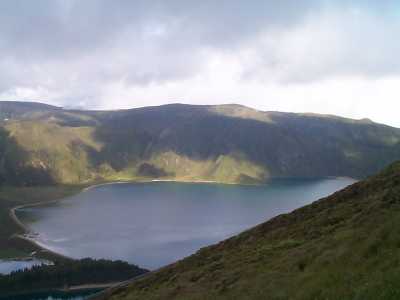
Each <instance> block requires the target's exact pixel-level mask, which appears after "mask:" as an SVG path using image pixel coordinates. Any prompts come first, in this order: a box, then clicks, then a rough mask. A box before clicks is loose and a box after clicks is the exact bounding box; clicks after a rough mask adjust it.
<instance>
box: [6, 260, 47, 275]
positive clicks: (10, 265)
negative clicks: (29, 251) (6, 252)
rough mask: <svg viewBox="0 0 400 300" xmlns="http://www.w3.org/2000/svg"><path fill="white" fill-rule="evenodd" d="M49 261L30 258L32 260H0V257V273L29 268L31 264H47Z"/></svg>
mask: <svg viewBox="0 0 400 300" xmlns="http://www.w3.org/2000/svg"><path fill="white" fill-rule="evenodd" d="M49 263H50V262H49V261H46V260H39V259H32V260H1V259H0V274H10V273H11V272H12V271H16V270H22V269H30V268H32V267H33V266H40V265H42V264H49Z"/></svg>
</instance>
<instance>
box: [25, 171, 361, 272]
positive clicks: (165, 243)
mask: <svg viewBox="0 0 400 300" xmlns="http://www.w3.org/2000/svg"><path fill="white" fill-rule="evenodd" d="M353 182H354V180H352V179H349V178H336V179H330V178H329V179H305V180H300V179H281V180H272V181H270V182H269V183H268V184H266V185H260V186H243V185H222V184H198V183H196V184H190V183H174V182H154V183H134V184H132V183H129V184H110V185H103V186H98V187H95V188H92V189H89V190H87V191H85V192H82V193H80V194H79V195H76V196H74V197H70V198H68V199H65V200H64V201H61V202H58V203H55V204H50V205H46V206H41V207H32V208H25V209H22V210H18V212H17V214H18V217H20V218H21V220H22V221H23V222H25V223H26V224H27V225H28V226H29V227H30V228H32V230H33V231H35V232H37V233H39V236H38V237H37V241H38V242H39V243H40V244H42V245H44V246H46V247H47V248H50V249H52V250H54V251H56V252H59V253H62V254H64V255H67V256H71V257H74V258H83V257H93V258H108V259H122V260H126V261H128V262H130V263H134V264H137V265H139V266H141V267H145V268H149V269H155V268H158V267H160V266H163V265H166V264H169V263H172V262H174V261H176V260H178V259H181V258H183V257H185V256H188V255H190V254H192V253H194V252H196V251H197V250H198V249H199V248H201V247H204V246H206V245H210V244H213V243H216V242H218V241H221V240H223V239H225V238H227V237H230V236H232V235H234V234H237V233H239V232H241V231H243V230H245V229H248V228H250V227H252V226H254V225H256V224H259V223H261V222H264V221H266V220H268V219H270V218H272V217H274V216H276V215H279V214H282V213H286V212H289V211H292V210H293V209H296V208H298V207H301V206H303V205H306V204H309V203H311V202H313V201H315V200H317V199H319V198H321V197H324V196H327V195H329V194H331V193H333V192H335V191H337V190H339V189H341V188H343V187H345V186H347V185H349V184H351V183H353Z"/></svg>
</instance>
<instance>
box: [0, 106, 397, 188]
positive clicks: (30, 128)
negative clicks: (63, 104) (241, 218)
mask: <svg viewBox="0 0 400 300" xmlns="http://www.w3.org/2000/svg"><path fill="white" fill-rule="evenodd" d="M397 159H400V130H399V129H397V128H392V127H389V126H385V125H381V124H376V123H373V122H371V121H369V120H360V121H357V120H351V119H345V118H340V117H335V116H325V115H315V114H290V113H278V112H261V111H256V110H253V109H250V108H247V107H243V106H239V105H220V106H193V105H180V104H172V105H164V106H159V107H146V108H139V109H131V110H119V111H80V110H64V109H62V108H58V107H54V106H48V105H44V104H39V103H21V102H0V181H2V182H3V184H13V185H15V184H19V185H40V184H44V183H46V184H55V183H62V184H71V183H82V182H93V181H99V180H105V181H110V180H134V179H143V178H148V179H151V178H159V177H163V178H169V179H177V180H214V181H219V182H230V183H236V182H245V183H254V182H259V181H264V180H266V179H268V178H269V177H315V176H351V177H364V176H367V175H369V174H373V173H374V172H377V171H378V170H379V169H381V168H382V167H383V166H385V165H387V164H389V163H390V162H393V161H394V160H397ZM32 174H34V176H32ZM33 178H34V179H35V180H34V181H32V180H33Z"/></svg>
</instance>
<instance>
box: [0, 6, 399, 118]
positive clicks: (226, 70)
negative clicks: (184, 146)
mask: <svg viewBox="0 0 400 300" xmlns="http://www.w3.org/2000/svg"><path fill="white" fill-rule="evenodd" d="M5 3H6V4H5ZM29 3H30V2H29ZM326 3H330V4H329V5H328V4H326ZM343 3H345V2H344V1H343V2H340V1H335V2H329V1H328V2H326V1H303V2H301V4H300V3H299V2H297V1H296V2H295V1H279V3H278V2H276V1H254V2H253V3H251V4H250V3H249V2H248V1H238V2H235V7H232V2H230V1H221V2H218V3H216V2H215V1H203V2H201V3H200V2H197V1H196V2H194V1H178V0H174V1H171V2H168V4H166V2H164V1H154V2H152V3H151V4H148V2H144V1H122V0H118V3H117V4H110V2H108V1H100V0H98V1H89V0H88V1H85V2H81V1H69V2H66V1H46V0H38V1H37V2H36V1H35V5H33V4H27V2H25V1H17V0H15V1H4V2H2V3H1V4H0V20H1V24H0V25H2V26H1V27H0V37H1V39H0V51H1V54H2V55H1V56H0V68H1V70H2V72H1V73H0V99H3V100H15V99H18V100H23V99H28V100H39V101H45V102H48V103H53V104H58V105H66V106H79V107H88V108H108V109H115V108H130V107H138V106H146V105H158V104H165V103H169V102H184V103H192V104H217V103H232V102H236V103H241V104H244V105H248V106H251V107H255V108H258V109H262V110H283V111H296V112H304V111H311V112H320V113H330V114H339V115H343V116H349V117H355V118H363V117H369V118H371V119H373V120H375V121H379V122H384V123H389V124H392V125H396V126H400V121H398V120H397V119H398V118H397V116H396V113H395V112H396V109H397V108H398V107H397V106H398V104H397V101H396V100H397V98H398V97H399V94H400V92H399V88H398V86H400V85H399V83H400V60H398V57H397V56H398V53H400V41H399V40H398V38H397V35H396V34H397V33H398V28H400V19H399V18H398V14H394V13H393V12H394V11H395V10H394V7H395V6H393V5H396V3H395V2H393V1H352V2H346V3H347V4H343ZM233 8H235V9H233ZM397 11H398V10H397ZM28 21H29V22H30V23H29V24H28V23H27V22H28Z"/></svg>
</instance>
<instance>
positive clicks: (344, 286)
mask: <svg viewBox="0 0 400 300" xmlns="http://www.w3.org/2000/svg"><path fill="white" fill-rule="evenodd" d="M399 228H400V162H399V163H395V164H393V165H391V166H390V167H389V168H387V169H386V170H385V171H383V172H381V173H380V174H378V175H377V176H374V177H371V178H368V179H366V180H364V181H361V182H358V183H356V184H354V185H351V186H349V187H347V188H345V189H344V190H342V191H339V192H336V193H335V194H333V195H331V196H329V197H327V198H324V199H321V200H319V201H316V202H314V203H313V204H311V205H307V206H305V207H303V208H300V209H297V210H295V211H293V212H292V213H289V214H284V215H280V216H278V217H275V218H273V219H271V220H270V221H268V222H266V223H263V224H261V225H259V226H257V227H255V228H253V229H250V230H248V231H246V232H244V233H242V234H239V235H237V236H235V237H233V238H230V239H228V240H225V241H223V242H220V243H219V244H217V245H214V246H210V247H207V248H204V249H201V250H200V251H198V252H197V253H196V254H194V255H192V256H190V257H188V258H186V259H183V260H182V261H179V262H177V263H175V264H173V265H170V266H167V267H165V268H163V269H161V270H160V271H158V272H155V273H151V274H149V275H147V276H145V277H143V278H140V279H138V280H135V281H133V282H132V283H131V284H130V285H129V286H127V287H126V286H124V287H120V288H116V289H113V290H110V291H108V293H105V294H104V295H103V296H102V297H99V299H113V300H125V299H129V300H133V299H148V300H152V299H185V300H190V299H325V300H328V299H363V300H365V299H371V300H372V299H393V300H394V299H399V298H400V230H399Z"/></svg>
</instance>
